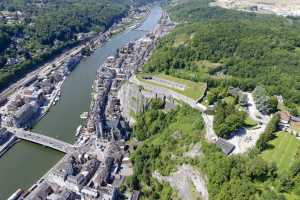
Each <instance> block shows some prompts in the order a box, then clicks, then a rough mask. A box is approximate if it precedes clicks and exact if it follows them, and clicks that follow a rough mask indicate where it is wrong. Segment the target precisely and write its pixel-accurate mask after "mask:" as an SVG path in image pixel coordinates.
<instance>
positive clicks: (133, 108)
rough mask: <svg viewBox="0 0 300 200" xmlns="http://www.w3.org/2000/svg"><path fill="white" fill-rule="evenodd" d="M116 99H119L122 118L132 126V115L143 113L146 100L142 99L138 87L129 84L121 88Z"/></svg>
mask: <svg viewBox="0 0 300 200" xmlns="http://www.w3.org/2000/svg"><path fill="white" fill-rule="evenodd" d="M118 98H119V99H120V103H121V110H122V115H123V117H125V119H126V120H128V121H129V124H130V125H132V124H133V123H134V122H135V120H134V115H135V114H136V113H139V112H142V111H143V109H144V107H145V105H146V104H147V98H146V97H144V95H143V94H142V90H141V88H140V87H139V86H137V85H135V84H133V83H129V82H126V83H124V84H123V85H122V86H121V88H120V90H119V92H118Z"/></svg>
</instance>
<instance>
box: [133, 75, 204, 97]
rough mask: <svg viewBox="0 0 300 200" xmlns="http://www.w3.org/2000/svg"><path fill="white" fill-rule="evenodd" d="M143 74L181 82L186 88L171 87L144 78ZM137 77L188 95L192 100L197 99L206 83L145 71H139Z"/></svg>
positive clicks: (202, 92)
mask: <svg viewBox="0 0 300 200" xmlns="http://www.w3.org/2000/svg"><path fill="white" fill-rule="evenodd" d="M143 76H156V77H159V78H160V79H165V80H169V81H173V82H177V83H180V84H183V85H185V86H186V88H185V89H184V90H180V89H177V88H172V87H170V86H167V85H164V84H163V83H158V82H152V81H149V80H145V79H143V78H142V77H143ZM137 78H138V79H139V80H141V81H144V82H147V83H150V84H153V85H157V86H159V87H164V88H167V89H170V90H173V91H175V92H178V93H180V94H183V95H185V96H187V97H190V98H192V99H194V100H196V99H198V98H199V97H201V96H202V95H203V94H204V92H205V89H206V84H205V83H202V82H193V81H189V80H185V79H180V78H176V77H173V76H169V75H165V74H146V73H141V74H138V75H137Z"/></svg>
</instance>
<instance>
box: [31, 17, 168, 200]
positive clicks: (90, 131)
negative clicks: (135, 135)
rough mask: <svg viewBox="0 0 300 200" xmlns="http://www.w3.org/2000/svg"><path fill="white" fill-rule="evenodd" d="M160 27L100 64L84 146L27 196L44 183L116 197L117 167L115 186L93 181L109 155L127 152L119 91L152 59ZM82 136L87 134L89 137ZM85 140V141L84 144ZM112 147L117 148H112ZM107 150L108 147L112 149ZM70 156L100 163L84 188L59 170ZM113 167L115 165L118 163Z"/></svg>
mask: <svg viewBox="0 0 300 200" xmlns="http://www.w3.org/2000/svg"><path fill="white" fill-rule="evenodd" d="M163 16H165V15H163ZM163 25H165V24H163ZM163 25H161V26H163ZM160 30H161V29H160V27H159V28H157V29H155V31H153V32H152V33H150V34H147V36H145V37H143V38H141V39H139V40H137V41H135V42H130V43H129V44H127V45H126V46H125V47H122V48H121V49H119V50H117V52H118V53H117V54H115V55H114V57H112V56H110V57H108V59H107V60H106V62H104V64H102V65H101V67H100V68H99V70H98V71H97V78H96V81H95V82H94V84H93V93H92V97H93V98H92V99H93V100H92V103H91V107H90V108H91V111H90V112H89V114H88V119H87V123H85V126H84V128H83V130H85V132H82V134H81V135H80V137H79V138H78V140H77V141H76V144H78V145H79V144H80V145H81V149H80V150H79V152H74V153H73V154H71V155H66V156H65V157H64V158H63V159H62V160H61V161H60V162H59V164H58V166H57V167H55V168H52V169H51V170H50V172H49V173H48V175H47V176H46V177H45V179H43V180H41V181H38V183H37V184H36V187H35V188H34V190H33V191H31V193H30V194H29V195H28V196H27V198H28V199H30V198H32V197H34V196H35V194H37V193H38V192H39V190H40V189H41V188H44V187H45V184H46V185H47V187H49V188H52V189H53V190H54V193H55V194H58V193H57V192H58V191H64V190H66V189H67V190H68V191H70V192H74V193H77V194H78V195H80V196H81V195H82V196H85V197H90V198H91V197H97V198H100V196H101V197H104V196H103V195H105V196H106V197H108V196H110V197H111V198H113V197H114V195H115V192H116V190H115V189H113V188H115V187H117V185H118V183H120V182H121V179H119V178H117V177H119V175H118V171H117V170H114V169H113V168H112V169H109V171H110V172H109V173H112V174H110V175H108V176H113V177H115V179H114V181H113V183H110V182H109V181H108V180H107V182H108V183H109V184H110V185H112V186H113V188H112V187H111V186H105V187H101V188H98V187H97V185H98V184H99V182H97V183H96V182H94V180H98V177H99V176H103V175H101V174H102V173H103V170H105V169H106V168H107V167H109V166H110V165H109V166H106V165H108V163H109V162H107V159H108V158H110V156H113V157H115V155H119V156H122V157H124V156H125V155H124V153H125V152H124V151H120V149H119V148H122V145H124V144H123V142H122V141H123V140H126V139H127V137H128V135H127V131H126V128H125V129H124V130H123V128H124V127H123V126H122V125H121V127H119V126H115V125H114V124H118V123H120V124H124V123H126V122H125V121H123V123H122V122H121V121H120V120H122V119H121V118H122V116H121V111H120V108H119V107H118V103H117V101H118V100H117V91H118V88H119V87H120V85H121V84H122V82H123V81H125V80H128V78H129V77H130V74H132V73H135V72H136V70H137V69H138V68H139V66H141V65H142V64H143V63H144V62H145V61H146V60H147V59H148V58H149V55H150V53H151V51H152V50H153V48H154V47H155V44H156V42H157V40H158V39H159V38H161V37H162V36H163V35H164V34H165V30H164V31H160ZM117 58H119V59H121V60H123V61H124V60H127V62H124V63H123V62H121V63H120V62H118V61H120V60H118V61H117ZM128 64H129V65H128ZM116 120H119V121H118V123H115V121H116ZM83 137H86V139H84V138H83ZM82 140H84V141H85V142H83V143H81V141H82ZM112 146H114V148H116V149H111V148H112ZM109 149H111V150H109ZM107 150H109V152H108V151H107ZM125 154H126V153H125ZM81 155H82V156H83V155H88V157H89V159H87V160H88V161H83V162H79V161H78V160H77V159H76V158H77V157H79V158H80V157H81ZM71 157H72V159H71ZM70 159H71V160H74V162H76V163H77V162H79V163H80V164H79V163H78V165H82V167H84V166H85V165H86V164H87V163H88V162H92V161H93V162H96V163H97V162H100V166H99V169H98V170H96V169H95V170H96V171H94V170H93V169H94V168H93V169H91V170H92V171H93V172H91V173H92V174H93V175H91V176H88V177H89V178H87V177H86V178H87V179H90V180H87V181H85V182H87V183H88V184H87V185H86V186H84V187H83V186H81V184H80V183H78V184H75V185H74V183H72V184H71V182H70V181H69V179H68V178H67V179H66V180H62V179H61V178H60V175H59V174H58V172H59V171H61V170H64V167H65V166H66V164H65V163H66V162H67V163H68V162H69V161H68V160H70ZM79 160H80V159H79ZM118 160H119V159H117V160H116V158H114V161H112V162H113V163H114V162H116V165H117V163H118V162H119V161H120V160H119V161H118ZM101 163H102V164H101ZM119 164H120V163H119ZM119 164H118V166H119ZM102 165H103V166H102ZM112 166H115V164H113V165H112ZM112 166H111V167H112ZM109 168H110V167H109ZM115 173H116V174H115ZM79 174H80V173H79ZM79 174H78V175H79ZM105 176H106V175H105ZM76 177H77V176H76ZM115 182H117V183H115ZM89 183H91V184H89ZM115 184H116V185H115ZM84 185H85V184H84ZM57 187H58V188H57ZM82 187H83V188H82ZM88 191H90V192H91V193H89V192H88ZM92 191H93V192H92ZM98 195H100V196H98ZM92 199H93V198H92Z"/></svg>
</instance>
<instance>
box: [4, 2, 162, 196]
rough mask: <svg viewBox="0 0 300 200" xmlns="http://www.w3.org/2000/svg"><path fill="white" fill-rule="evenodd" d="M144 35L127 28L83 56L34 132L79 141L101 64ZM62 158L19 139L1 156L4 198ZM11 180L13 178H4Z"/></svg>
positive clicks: (154, 15) (150, 22) (152, 21)
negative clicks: (80, 126)
mask: <svg viewBox="0 0 300 200" xmlns="http://www.w3.org/2000/svg"><path fill="white" fill-rule="evenodd" d="M160 12H161V10H160V8H159V7H158V6H154V7H153V8H151V13H150V16H149V17H148V18H147V19H146V21H145V22H144V23H143V25H142V26H141V27H142V29H143V30H149V31H151V30H153V28H154V26H156V24H157V23H158V21H159V16H160ZM144 34H145V33H144V32H139V31H132V30H126V31H125V32H123V33H121V34H118V35H115V36H113V37H112V38H111V39H110V40H109V41H108V42H107V43H105V44H103V46H102V47H101V48H99V49H96V50H95V52H94V53H93V54H92V55H91V56H89V57H86V58H83V59H82V61H81V62H80V64H79V65H78V66H77V67H76V68H75V69H74V71H73V72H72V73H71V74H70V76H69V77H68V79H66V80H65V82H64V84H63V86H62V89H61V97H60V101H59V102H58V103H57V104H56V106H54V107H52V108H51V109H50V111H49V112H48V113H47V115H45V117H44V118H43V119H41V121H39V123H38V124H36V125H35V127H34V128H33V132H38V133H42V134H45V135H48V136H50V137H54V138H57V139H60V140H63V141H66V142H69V143H73V142H74V141H75V135H74V133H75V131H76V128H77V127H78V126H79V125H80V124H82V123H83V121H82V119H80V117H79V116H80V114H82V113H83V112H86V111H87V110H88V108H89V106H90V102H91V96H90V93H91V90H92V88H91V85H92V83H93V81H94V79H95V74H96V71H97V69H98V68H99V65H100V64H102V63H103V62H104V60H105V59H106V58H107V57H109V56H111V55H113V54H115V52H116V50H117V49H118V48H121V47H122V46H124V45H125V44H127V43H128V42H130V41H133V40H136V39H138V38H140V37H141V36H143V35H144ZM79 92H80V93H79ZM79 94H80V95H79ZM61 157H62V155H61V154H59V153H58V152H55V151H52V150H50V149H48V148H44V147H41V146H38V145H33V144H31V143H28V142H23V141H21V142H19V143H18V144H16V145H15V146H14V147H13V148H12V149H11V150H10V151H9V152H8V153H7V154H6V155H5V156H4V157H3V159H0V170H1V171H6V172H7V173H5V174H3V173H0V186H1V188H3V190H1V192H0V197H1V198H2V197H3V198H4V199H5V197H7V196H8V194H12V193H13V192H14V191H15V190H16V189H17V188H20V187H21V188H29V187H30V185H31V184H32V183H33V182H36V181H37V179H38V178H39V177H42V176H43V174H45V173H46V172H47V171H48V170H49V168H51V167H50V166H53V165H54V164H55V163H57V161H58V160H60V159H61ZM28 160H31V162H27V161H28ZM10 166H13V167H10ZM18 166H22V171H20V170H18V169H19V167H18ZM7 179H8V180H9V181H6V182H3V181H1V180H7ZM14 180H18V181H17V182H16V181H14Z"/></svg>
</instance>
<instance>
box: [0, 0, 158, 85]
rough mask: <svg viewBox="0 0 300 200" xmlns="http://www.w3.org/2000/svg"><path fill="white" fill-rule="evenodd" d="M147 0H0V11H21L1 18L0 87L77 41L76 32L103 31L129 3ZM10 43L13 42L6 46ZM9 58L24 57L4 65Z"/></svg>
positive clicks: (123, 13)
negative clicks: (13, 16)
mask: <svg viewBox="0 0 300 200" xmlns="http://www.w3.org/2000/svg"><path fill="white" fill-rule="evenodd" d="M40 2H42V3H40ZM149 2H152V0H113V1H111V0H101V1H99V0H44V1H35V0H3V1H1V2H0V11H5V12H7V11H10V12H15V11H18V12H21V13H22V14H21V17H18V19H17V20H15V21H14V22H10V23H7V22H5V21H3V20H0V89H3V88H4V87H5V86H7V85H8V84H9V83H11V82H13V81H14V80H16V79H18V78H19V77H20V76H22V75H23V74H25V73H26V72H28V71H30V70H33V69H34V68H35V67H37V66H38V65H39V64H41V63H43V62H45V61H46V60H48V59H49V58H51V57H53V56H55V55H56V54H59V53H61V52H62V51H63V50H64V49H66V48H69V47H72V46H74V45H76V44H77V43H78V41H77V40H76V34H77V33H88V32H90V31H94V32H99V31H104V30H106V29H108V28H109V27H110V26H111V25H112V24H113V23H114V22H115V21H116V20H117V19H119V18H120V17H122V16H124V15H125V14H126V13H127V11H128V10H129V8H130V6H138V5H142V4H145V3H149ZM0 15H1V14H0ZM0 17H1V16H0ZM9 45H13V46H12V47H11V48H9V49H8V47H9ZM9 58H21V59H24V61H22V62H19V63H18V64H16V65H9V66H6V67H3V66H4V64H5V63H6V62H7V60H8V59H9Z"/></svg>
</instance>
